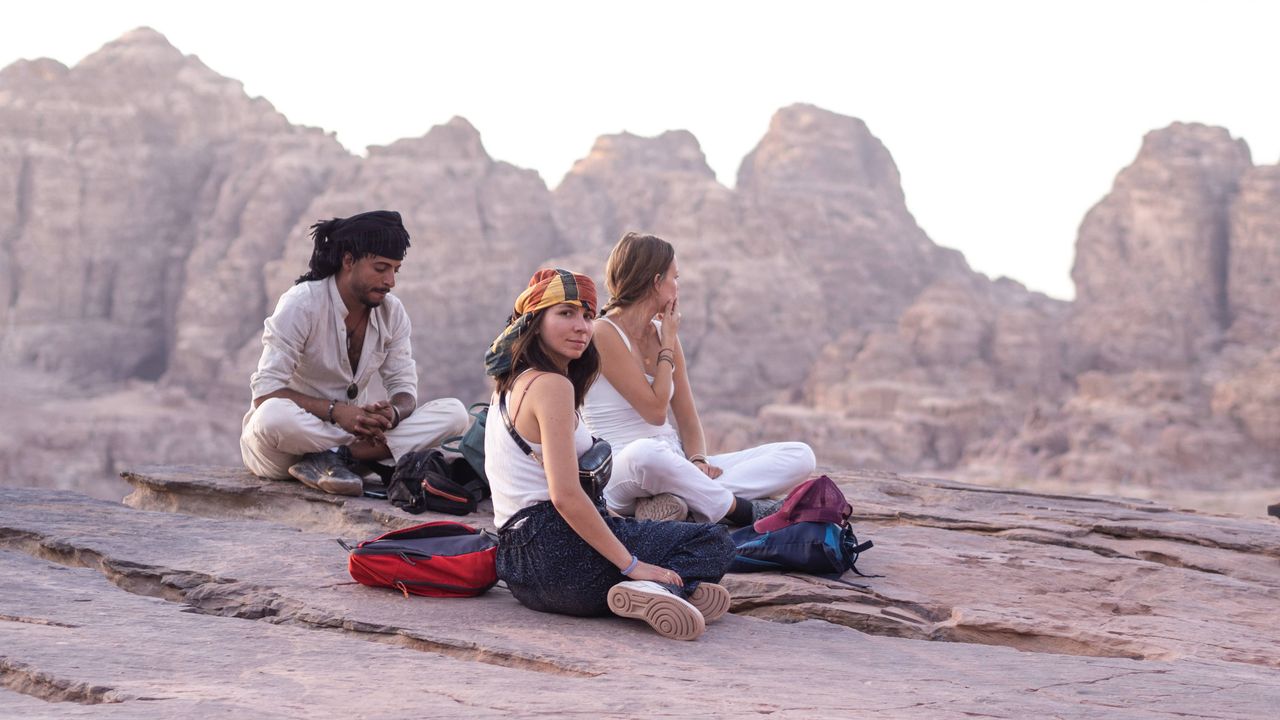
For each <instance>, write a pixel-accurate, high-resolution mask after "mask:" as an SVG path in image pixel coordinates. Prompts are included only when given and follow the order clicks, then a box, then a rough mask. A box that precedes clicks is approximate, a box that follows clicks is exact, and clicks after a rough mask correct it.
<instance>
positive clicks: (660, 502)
mask: <svg viewBox="0 0 1280 720" xmlns="http://www.w3.org/2000/svg"><path fill="white" fill-rule="evenodd" d="M688 517H689V504H688V503H686V502H685V501H684V500H683V499H682V498H680V496H678V495H672V494H671V493H658V494H657V495H654V496H652V497H645V498H639V499H638V500H636V519H637V520H662V521H675V522H684V521H685V519H686V518H688Z"/></svg>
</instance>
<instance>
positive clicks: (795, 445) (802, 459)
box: [783, 442, 818, 475]
mask: <svg viewBox="0 0 1280 720" xmlns="http://www.w3.org/2000/svg"><path fill="white" fill-rule="evenodd" d="M783 445H784V446H786V449H787V454H788V455H790V456H791V457H792V458H793V462H795V464H796V471H797V472H802V473H803V474H805V475H810V474H812V473H813V471H814V470H815V469H816V468H817V467H818V458H817V456H815V455H814V454H813V448H811V447H809V444H808V443H802V442H788V443H783Z"/></svg>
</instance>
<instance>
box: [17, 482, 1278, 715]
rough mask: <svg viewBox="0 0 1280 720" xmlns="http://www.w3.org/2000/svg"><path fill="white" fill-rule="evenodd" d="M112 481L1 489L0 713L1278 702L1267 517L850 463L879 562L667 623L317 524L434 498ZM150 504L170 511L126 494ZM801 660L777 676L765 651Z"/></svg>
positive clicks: (1274, 552) (1260, 706)
mask: <svg viewBox="0 0 1280 720" xmlns="http://www.w3.org/2000/svg"><path fill="white" fill-rule="evenodd" d="M128 479H129V481H130V482H131V483H132V484H133V485H134V487H135V488H136V490H135V493H134V495H133V496H131V500H130V502H131V504H133V505H134V506H135V507H134V508H130V507H125V506H121V505H118V504H114V503H109V502H103V501H96V500H90V499H88V498H84V497H83V496H78V495H74V494H69V493H58V492H53V491H37V490H23V489H3V490H0V497H2V498H3V500H4V502H3V503H0V564H2V565H3V566H4V572H5V574H6V577H8V578H11V579H12V580H13V581H14V582H8V583H5V584H4V585H3V586H0V637H3V639H4V641H3V643H0V684H2V685H3V687H4V688H8V689H7V690H4V689H0V710H3V711H4V712H6V713H9V712H12V713H22V714H23V716H24V717H37V718H38V717H68V716H73V717H117V716H119V717H141V718H148V717H171V716H172V715H173V714H174V713H177V712H196V713H198V714H201V715H202V716H214V717H220V716H227V717H281V716H292V715H297V714H305V715H307V716H308V717H348V716H350V715H352V714H358V715H360V716H364V717H399V716H403V713H405V712H406V711H409V710H410V709H411V708H420V707H423V705H422V704H423V703H426V704H427V705H429V706H430V707H431V709H432V714H433V715H434V716H442V717H462V716H468V717H475V716H479V717H491V716H492V717H496V716H499V715H502V716H507V717H527V716H532V715H543V714H562V713H565V712H569V711H570V709H572V711H573V712H575V713H589V714H592V715H599V716H604V717H624V716H635V715H637V714H652V713H655V712H656V713H659V714H662V713H667V712H670V711H671V708H672V707H673V704H674V705H679V707H680V708H681V710H680V712H679V713H678V714H680V715H681V716H688V717H702V716H708V717H709V716H717V715H723V714H726V713H738V712H744V711H748V712H759V713H765V714H770V715H775V716H781V717H813V716H815V715H837V716H847V715H849V714H851V713H852V714H866V713H875V714H877V715H882V716H886V717H962V716H970V715H973V714H982V715H994V716H1000V717H1029V716H1055V717H1071V718H1076V717H1080V718H1094V717H1097V718H1103V717H1114V716H1116V715H1117V714H1123V715H1125V716H1126V717H1163V716H1166V715H1167V714H1169V713H1171V712H1172V713H1178V714H1180V715H1182V716H1186V717H1228V718H1230V717H1239V718H1247V717H1258V716H1262V715H1264V714H1265V713H1266V712H1267V711H1268V708H1269V707H1271V706H1273V705H1274V703H1275V702H1276V701H1277V700H1280V695H1278V694H1277V692H1278V691H1277V690H1276V687H1275V683H1274V677H1275V666H1276V658H1277V655H1276V653H1275V652H1274V650H1275V648H1276V646H1277V639H1278V638H1277V636H1276V630H1275V629H1274V624H1273V623H1270V622H1269V619H1270V616H1271V613H1270V610H1269V609H1270V607H1272V606H1273V605H1274V603H1275V601H1276V595H1277V594H1278V593H1280V587H1278V584H1277V582H1276V573H1275V565H1276V562H1277V560H1280V526H1276V525H1275V524H1274V523H1266V522H1262V521H1250V520H1243V519H1239V518H1223V517H1214V516H1206V515H1198V514H1194V513H1183V512H1176V511H1172V510H1169V509H1167V508H1163V507H1160V506H1158V505H1154V504H1151V503H1143V502H1131V501H1125V500H1120V499H1114V498H1113V499H1106V498H1074V497H1053V496H1044V495H1036V494H1034V493H1019V492H1009V491H995V490H989V489H984V488H979V487H973V486H965V485H960V484H956V483H948V482H940V481H926V480H920V479H914V478H903V477H899V476H895V475H892V474H887V473H881V474H868V473H860V474H846V475H842V476H840V477H839V480H840V482H841V485H842V487H843V488H844V489H845V491H846V492H847V493H848V494H849V495H850V497H851V499H852V500H853V502H854V504H855V506H857V507H858V509H859V510H858V514H857V518H856V520H857V527H858V530H859V532H860V534H862V535H863V536H864V537H870V538H873V539H874V540H875V541H876V543H877V546H876V547H875V548H873V549H872V550H871V551H869V552H868V553H866V554H865V555H864V557H863V558H862V560H861V561H860V563H859V567H860V568H862V569H863V570H864V571H866V572H868V573H871V574H875V575H879V576H880V577H870V578H858V577H856V576H854V575H852V574H849V575H848V576H846V578H844V579H845V580H846V581H848V583H841V582H832V581H825V580H820V579H818V578H812V577H806V576H799V575H795V576H792V575H774V574H756V575H734V576H729V577H727V578H726V581H725V582H726V585H727V586H728V587H729V588H730V589H731V591H732V593H733V595H734V604H733V612H732V614H731V615H729V616H728V617H726V618H725V619H723V620H721V621H719V622H717V623H715V624H713V625H712V626H711V628H710V629H709V631H708V632H707V634H706V635H704V636H703V637H702V638H700V639H699V640H697V641H696V642H694V643H688V644H676V643H673V642H670V641H664V640H662V639H661V638H659V637H657V636H656V635H654V634H652V633H651V632H649V631H648V630H647V629H646V628H643V627H642V626H638V625H637V624H636V623H634V622H630V621H624V620H619V619H577V618H568V617H560V616H553V615H544V614H539V613H534V612H531V611H528V610H526V609H524V608H523V607H521V606H520V605H519V604H518V603H516V602H515V601H514V600H513V599H512V598H511V597H510V595H509V594H507V593H506V592H505V591H503V590H502V589H501V588H496V589H495V590H493V591H491V592H490V593H488V594H487V595H485V596H482V597H480V598H476V599H468V600H430V599H423V598H412V599H406V598H404V597H402V596H401V595H400V594H398V593H395V592H390V591H379V590H376V589H371V588H365V587H361V586H359V585H355V584H354V583H352V582H350V580H349V578H348V577H347V575H346V572H345V567H344V551H343V550H342V549H341V548H340V547H339V546H338V545H337V544H336V543H335V542H334V541H333V538H334V537H335V536H340V537H346V538H348V539H356V538H359V537H362V536H363V535H362V529H363V531H364V534H370V533H373V532H378V531H380V529H382V528H385V527H387V526H388V525H390V526H395V525H403V524H409V523H412V522H417V521H420V520H423V519H430V517H429V516H425V515H424V516H420V517H418V518H414V517H412V516H407V515H404V514H403V513H400V512H399V511H397V510H394V509H392V508H389V506H387V505H385V503H382V504H381V508H378V507H377V504H376V503H375V502H374V501H371V500H367V499H362V498H361V499H344V498H328V497H320V496H316V495H312V494H311V493H310V491H308V490H305V489H303V488H301V487H300V486H298V485H296V484H293V483H283V482H274V483H271V482H264V481H261V480H257V479H255V478H251V477H249V476H247V475H245V474H243V473H241V472H239V471H233V470H219V469H216V468H150V469H146V470H142V471H139V472H136V473H129V474H128ZM161 506H164V507H166V508H167V510H176V511H179V512H168V511H160V510H147V509H141V508H145V507H161ZM317 508H323V509H321V510H317ZM184 513H191V514H184ZM263 516H272V517H274V521H272V520H267V519H257V518H260V517H263ZM485 517H487V516H484V515H477V516H475V517H474V518H469V519H473V520H475V519H479V520H480V521H481V522H482V523H483V521H484V518H485ZM264 549H270V550H269V551H264ZM284 557H288V558H289V561H288V562H284V561H283V560H282V558H284ZM37 598H38V599H39V601H38V602H37ZM765 618H767V619H769V620H774V621H775V622H767V621H766V620H765ZM144 629H145V630H144ZM102 648H113V651H112V652H110V653H103V652H101V649H102ZM814 654H818V655H821V656H822V657H823V658H824V661H823V662H822V663H818V664H816V665H814V666H813V667H812V668H810V670H809V672H810V673H811V675H810V677H809V680H808V681H807V682H808V683H809V687H810V688H811V691H810V692H806V693H804V694H803V695H797V694H796V693H795V691H794V690H795V685H794V680H795V678H794V677H793V676H792V675H790V674H789V673H786V672H779V671H778V667H777V663H776V658H779V657H788V658H800V657H811V656H813V655H814ZM369 667H377V668H379V670H378V675H379V677H380V678H382V681H384V682H389V683H394V684H396V685H401V684H403V685H405V686H412V687H414V688H415V692H414V695H413V697H412V699H411V700H410V699H409V698H407V697H396V696H383V695H378V696H377V698H378V699H374V698H373V697H372V696H370V695H369V694H368V693H367V692H365V691H364V690H363V689H358V688H361V687H362V685H361V684H360V683H359V682H358V681H357V680H356V678H357V677H358V676H359V673H358V671H356V670H350V672H345V673H344V671H343V670H342V668H348V669H350V668H369ZM855 676H856V677H855ZM851 678H853V679H851ZM851 683H852V685H851ZM852 686H856V687H857V688H858V691H857V692H856V693H852V694H851V693H850V691H849V688H850V687H852ZM855 696H856V697H855ZM744 708H745V709H746V710H744Z"/></svg>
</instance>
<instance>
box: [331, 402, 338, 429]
mask: <svg viewBox="0 0 1280 720" xmlns="http://www.w3.org/2000/svg"><path fill="white" fill-rule="evenodd" d="M337 404H338V401H337V400H330V401H329V423H330V424H336V423H335V421H334V419H333V408H334V406H335V405H337Z"/></svg>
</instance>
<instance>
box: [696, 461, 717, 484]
mask: <svg viewBox="0 0 1280 720" xmlns="http://www.w3.org/2000/svg"><path fill="white" fill-rule="evenodd" d="M693 465H694V467H696V468H698V469H699V470H701V471H702V472H704V473H706V476H707V477H709V478H711V479H712V480H715V479H716V478H718V477H720V474H721V473H723V472H724V470H721V469H720V468H718V467H716V466H715V465H712V464H711V463H706V462H700V463H694V464H693Z"/></svg>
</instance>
